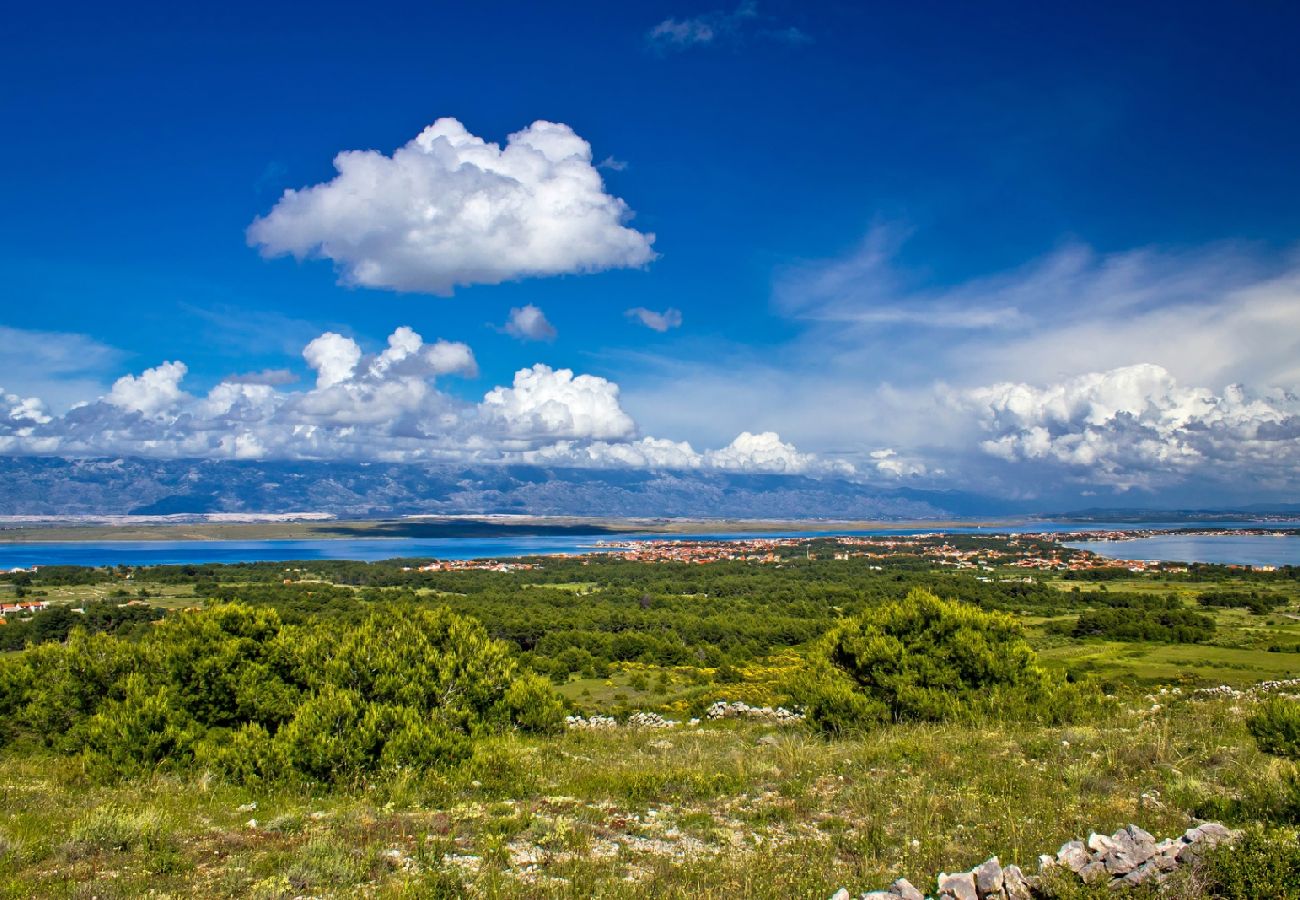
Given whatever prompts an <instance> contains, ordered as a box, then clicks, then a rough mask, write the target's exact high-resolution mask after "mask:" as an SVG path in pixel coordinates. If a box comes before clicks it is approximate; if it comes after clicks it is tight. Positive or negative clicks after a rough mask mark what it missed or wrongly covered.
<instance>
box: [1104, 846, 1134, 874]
mask: <svg viewBox="0 0 1300 900" xmlns="http://www.w3.org/2000/svg"><path fill="white" fill-rule="evenodd" d="M1097 861H1098V862H1099V863H1101V864H1102V865H1103V866H1105V867H1106V871H1107V872H1109V873H1110V874H1111V875H1127V874H1128V873H1129V872H1132V871H1133V870H1134V869H1136V868H1137V867H1138V866H1139V865H1140V863H1139V861H1138V859H1137V855H1136V853H1135V852H1134V849H1133V848H1131V847H1122V846H1121V847H1115V848H1114V849H1113V850H1111V851H1110V852H1109V853H1107V854H1106V855H1105V856H1104V857H1102V858H1101V859H1099V860H1097Z"/></svg>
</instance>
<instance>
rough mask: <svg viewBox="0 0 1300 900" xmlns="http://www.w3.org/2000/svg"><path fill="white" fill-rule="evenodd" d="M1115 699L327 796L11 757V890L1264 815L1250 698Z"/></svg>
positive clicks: (409, 885)
mask: <svg viewBox="0 0 1300 900" xmlns="http://www.w3.org/2000/svg"><path fill="white" fill-rule="evenodd" d="M1157 705H1158V707H1159V708H1155V707H1157ZM1115 706H1116V708H1115V709H1113V710H1112V711H1111V712H1110V713H1108V714H1106V715H1105V716H1104V717H1103V719H1102V720H1101V721H1100V722H1098V723H1095V724H1093V725H1089V726H1087V727H1070V728H1034V727H1025V726H1002V725H998V724H996V723H989V724H988V725H986V726H983V727H969V726H955V725H944V726H896V727H891V728H886V729H882V730H881V731H878V732H876V733H874V734H870V735H867V736H866V737H863V738H861V739H852V740H847V739H846V740H826V739H823V738H820V737H816V736H813V735H812V734H809V733H807V732H804V731H803V730H801V729H793V730H784V731H777V730H774V729H772V728H767V727H763V726H760V725H753V724H739V725H736V724H729V723H708V724H705V725H704V726H702V727H699V728H688V727H686V726H682V727H680V728H676V729H670V730H657V731H651V730H646V731H632V730H627V729H619V730H617V731H612V732H570V733H568V734H567V735H564V736H560V737H556V738H532V739H524V738H520V737H516V736H505V737H501V738H499V739H495V740H493V741H491V742H488V743H485V744H483V745H482V746H480V747H479V748H478V750H477V752H476V753H475V756H474V758H473V759H472V760H471V761H469V762H468V763H466V764H464V765H463V766H461V767H460V768H458V769H455V770H451V771H446V772H426V773H423V774H418V775H417V774H413V773H407V774H399V775H396V776H394V777H391V778H387V779H384V780H381V781H379V782H377V783H374V784H371V785H365V786H358V787H357V788H356V789H354V790H351V791H344V792H341V793H332V794H319V793H313V792H311V791H306V790H304V791H298V790H292V789H286V788H275V789H265V790H259V789H256V788H247V787H232V786H229V785H227V784H224V783H222V782H220V781H218V780H216V779H211V778H208V777H205V776H202V775H200V776H195V777H189V778H169V777H163V776H155V777H152V778H148V779H143V780H137V781H133V782H128V783H125V784H119V785H116V786H104V785H97V784H94V783H91V782H89V781H88V780H87V779H85V778H84V777H83V776H82V775H81V774H80V773H79V771H78V766H77V764H76V762H75V760H73V761H69V760H66V759H54V758H46V757H42V756H39V755H35V756H33V755H15V754H12V753H11V754H9V755H7V756H6V757H4V758H3V759H0V763H2V764H3V775H2V776H0V809H2V810H3V812H0V896H5V897H15V898H17V897H30V896H48V897H91V896H94V897H98V898H117V897H139V896H145V895H146V894H149V895H152V896H205V897H260V898H290V897H298V896H316V897H351V896H375V897H429V896H462V895H472V896H483V897H588V896H602V897H736V896H745V897H827V896H829V895H830V894H831V893H832V892H833V891H834V890H835V889H836V888H838V887H839V886H841V885H846V886H848V887H849V888H850V889H851V890H854V891H858V890H866V889H871V888H878V887H882V886H884V885H886V884H887V883H888V882H889V880H891V879H892V878H893V877H896V876H898V875H905V876H907V877H909V878H911V879H912V880H914V881H915V882H916V883H918V884H923V883H926V882H927V881H928V879H929V878H930V877H932V875H933V873H935V872H937V871H940V870H945V871H955V870H957V869H960V868H966V867H969V866H971V865H973V864H975V863H978V862H980V861H982V860H983V859H985V858H987V857H988V856H990V855H992V854H994V853H996V854H998V855H999V856H1000V857H1001V859H1002V860H1003V862H1004V863H1009V862H1016V863H1019V864H1021V865H1024V866H1028V867H1030V868H1033V867H1034V866H1035V859H1036V857H1037V855H1038V854H1039V853H1043V852H1050V851H1055V849H1056V847H1057V846H1059V845H1060V844H1061V843H1062V842H1063V841H1065V840H1067V839H1070V838H1073V837H1078V836H1086V835H1087V834H1088V832H1089V831H1091V830H1094V829H1095V830H1098V831H1104V832H1107V833H1109V832H1111V831H1113V830H1115V829H1116V828H1118V827H1120V826H1122V825H1125V824H1127V823H1130V822H1134V823H1137V824H1139V825H1141V826H1143V827H1144V828H1146V829H1147V830H1149V831H1151V832H1152V833H1154V834H1157V835H1171V834H1177V833H1180V832H1181V831H1182V830H1183V829H1184V828H1186V827H1187V826H1188V825H1189V824H1190V823H1191V822H1193V820H1194V819H1195V817H1196V816H1198V815H1206V814H1207V813H1209V812H1213V813H1215V814H1218V817H1219V818H1231V816H1232V810H1234V809H1236V810H1251V811H1252V814H1254V813H1256V812H1258V811H1260V810H1263V809H1264V808H1266V807H1267V806H1268V805H1269V804H1273V803H1276V802H1277V797H1278V796H1279V792H1280V791H1281V790H1282V789H1283V788H1282V785H1283V783H1284V779H1285V778H1286V776H1287V775H1288V774H1292V773H1293V772H1294V766H1293V765H1292V764H1290V763H1285V762H1282V761H1279V760H1276V759H1272V758H1268V757H1265V756H1262V755H1261V754H1260V753H1258V752H1257V751H1256V750H1255V749H1254V747H1253V744H1252V742H1251V741H1250V739H1249V737H1248V735H1247V734H1246V733H1245V730H1244V727H1243V718H1244V716H1245V715H1246V713H1247V712H1248V710H1249V704H1245V705H1243V704H1242V703H1239V702H1233V701H1224V700H1213V701H1191V700H1187V699H1184V698H1172V699H1171V698H1169V697H1161V698H1155V699H1152V700H1146V699H1140V698H1139V699H1138V700H1137V701H1136V702H1132V703H1117V704H1116V705H1115ZM1225 811H1226V813H1227V814H1226V815H1225V814H1224V813H1225Z"/></svg>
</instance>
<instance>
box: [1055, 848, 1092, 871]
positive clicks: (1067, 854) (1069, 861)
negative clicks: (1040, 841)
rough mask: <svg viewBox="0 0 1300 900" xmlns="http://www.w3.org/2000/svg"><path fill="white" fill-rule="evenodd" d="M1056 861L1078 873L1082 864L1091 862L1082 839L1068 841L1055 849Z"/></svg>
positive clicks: (1081, 869) (1081, 868)
mask: <svg viewBox="0 0 1300 900" xmlns="http://www.w3.org/2000/svg"><path fill="white" fill-rule="evenodd" d="M1056 861H1057V863H1059V864H1060V865H1062V866H1065V867H1066V868H1067V869H1069V870H1070V871H1071V872H1073V873H1074V874H1076V875H1078V874H1079V872H1081V871H1083V867H1084V866H1086V865H1088V864H1089V863H1090V862H1092V857H1091V856H1089V855H1088V851H1087V850H1085V849H1084V846H1083V841H1069V842H1068V843H1065V844H1062V845H1061V849H1060V850H1057V851H1056Z"/></svg>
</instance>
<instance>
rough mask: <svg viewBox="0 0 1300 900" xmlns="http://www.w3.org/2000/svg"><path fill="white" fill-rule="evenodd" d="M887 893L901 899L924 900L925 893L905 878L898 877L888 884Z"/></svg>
mask: <svg viewBox="0 0 1300 900" xmlns="http://www.w3.org/2000/svg"><path fill="white" fill-rule="evenodd" d="M889 893H890V894H892V895H893V896H895V897H901V898H902V900H925V894H922V893H921V892H920V890H918V889H917V888H916V887H915V886H913V884H912V882H910V881H908V880H907V879H906V878H900V879H898V880H897V881H895V882H894V883H893V884H891V885H890V886H889Z"/></svg>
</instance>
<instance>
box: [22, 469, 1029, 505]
mask: <svg viewBox="0 0 1300 900" xmlns="http://www.w3.org/2000/svg"><path fill="white" fill-rule="evenodd" d="M306 511H311V512H326V513H332V514H334V515H336V516H340V517H372V516H390V515H412V514H439V513H441V514H489V513H496V514H501V513H519V514H531V515H552V516H574V515H589V516H621V517H645V516H655V517H658V516H664V517H670V516H671V517H734V518H764V517H772V518H776V517H780V518H841V519H940V518H950V517H964V516H980V515H983V516H991V515H1009V514H1014V513H1016V512H1024V511H1025V510H1024V509H1023V507H1021V508H1015V507H1013V506H1012V505H1010V504H1006V503H999V502H997V501H994V500H991V499H989V498H985V497H979V496H976V495H970V494H962V493H959V492H946V491H918V490H912V489H905V488H904V489H884V488H879V487H872V486H870V485H864V484H860V483H856V482H852V481H848V480H846V479H839V478H814V477H808V476H801V475H758V474H742V473H726V472H683V471H642V470H622V469H571V468H568V469H566V468H550V467H541V466H517V465H501V466H493V465H480V466H469V467H466V466H447V465H426V464H415V463H356V462H311V461H245V460H184V459H181V460H159V459H142V458H122V459H64V458H57V457H18V456H11V457H0V515H28V516H40V515H128V514H133V515H169V514H180V513H214V512H222V513H241V512H242V513H283V512H306Z"/></svg>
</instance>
